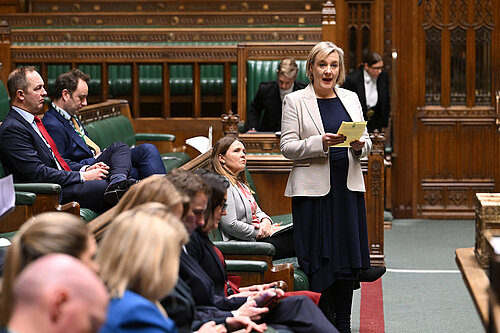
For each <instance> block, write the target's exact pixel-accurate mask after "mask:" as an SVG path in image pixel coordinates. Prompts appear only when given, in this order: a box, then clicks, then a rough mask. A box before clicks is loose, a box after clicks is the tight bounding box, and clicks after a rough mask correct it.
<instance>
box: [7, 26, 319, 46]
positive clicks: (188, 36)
mask: <svg viewBox="0 0 500 333" xmlns="http://www.w3.org/2000/svg"><path fill="white" fill-rule="evenodd" d="M11 38H12V43H13V44H14V46H16V44H17V45H18V46H20V45H23V43H26V44H34V45H43V44H44V43H65V44H66V45H67V46H68V47H70V46H75V45H77V43H123V44H122V45H127V44H126V43H138V44H142V45H144V44H145V43H153V44H154V43H162V45H165V43H167V44H168V43H191V42H201V43H221V44H222V43H227V44H232V43H237V42H245V41H262V42H266V41H275V42H276V41H288V42H297V41H299V42H300V41H318V40H320V38H321V28H320V27H296V28H293V29H292V28H284V27H238V28H228V27H224V28H211V27H210V28H209V27H204V28H203V29H193V28H177V27H175V28H141V29H136V28H90V29H89V28H59V29H54V30H47V29H46V28H36V29H35V28H33V29H32V28H27V29H13V30H12V37H11ZM26 46H28V45H26ZM129 47H130V46H129ZM133 47H135V46H133Z"/></svg>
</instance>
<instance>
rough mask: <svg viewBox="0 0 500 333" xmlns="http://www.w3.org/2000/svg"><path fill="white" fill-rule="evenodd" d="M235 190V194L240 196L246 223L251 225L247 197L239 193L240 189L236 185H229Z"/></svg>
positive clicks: (250, 212) (250, 213) (250, 211)
mask: <svg viewBox="0 0 500 333" xmlns="http://www.w3.org/2000/svg"><path fill="white" fill-rule="evenodd" d="M231 186H233V187H234V188H235V189H236V192H237V193H238V195H239V196H240V199H241V202H242V203H243V207H245V215H246V217H247V223H252V208H251V207H250V204H249V203H248V199H247V197H245V195H244V194H243V192H241V190H240V188H239V187H238V185H237V184H235V185H231Z"/></svg>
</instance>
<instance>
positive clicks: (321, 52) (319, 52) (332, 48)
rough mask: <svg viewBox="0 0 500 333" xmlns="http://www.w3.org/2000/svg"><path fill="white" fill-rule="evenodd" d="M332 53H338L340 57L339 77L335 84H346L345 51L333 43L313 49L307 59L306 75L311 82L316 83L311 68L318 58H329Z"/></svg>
mask: <svg viewBox="0 0 500 333" xmlns="http://www.w3.org/2000/svg"><path fill="white" fill-rule="evenodd" d="M332 52H337V54H338V55H339V76H337V81H336V82H335V84H339V85H341V84H342V83H344V81H345V65H344V51H343V50H342V49H341V48H340V47H338V46H337V45H335V44H333V43H332V42H320V43H318V44H316V45H315V46H314V47H313V48H312V49H311V52H309V56H308V57H307V62H306V75H307V78H308V79H309V80H310V81H311V82H314V76H313V73H312V70H311V68H312V66H313V65H314V63H315V62H316V60H317V59H318V58H319V59H324V58H326V57H328V56H329V55H330V53H332Z"/></svg>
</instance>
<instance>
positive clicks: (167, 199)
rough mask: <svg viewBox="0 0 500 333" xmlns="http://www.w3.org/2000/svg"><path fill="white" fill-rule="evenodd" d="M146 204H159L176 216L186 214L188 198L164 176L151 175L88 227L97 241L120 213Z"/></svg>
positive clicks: (129, 190)
mask: <svg viewBox="0 0 500 333" xmlns="http://www.w3.org/2000/svg"><path fill="white" fill-rule="evenodd" d="M147 202H159V203H162V204H164V205H166V206H167V207H169V208H170V210H171V211H172V212H173V213H174V214H175V215H177V216H179V215H181V217H182V214H183V212H186V211H187V209H186V205H188V204H189V198H188V197H186V196H185V195H182V194H180V193H179V191H177V189H176V188H175V186H174V185H173V184H172V183H171V182H170V181H169V180H168V179H167V177H165V175H152V176H149V177H148V178H146V179H143V180H141V181H140V182H139V183H137V184H135V185H134V186H131V187H130V188H129V189H128V191H127V192H126V193H125V194H124V195H123V197H122V198H121V200H120V201H119V202H118V204H116V206H114V207H113V208H111V209H109V210H108V211H106V212H104V213H103V214H101V215H100V216H98V217H96V218H95V219H93V220H92V221H90V222H89V227H90V230H92V232H94V233H95V234H96V237H97V238H98V239H101V238H102V234H103V233H104V230H105V229H106V228H107V227H108V225H109V224H110V223H111V221H113V219H114V218H115V217H116V216H118V215H119V214H120V213H122V212H124V211H126V210H129V209H131V208H134V207H136V206H139V205H141V204H144V203H147Z"/></svg>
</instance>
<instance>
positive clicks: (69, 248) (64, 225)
mask: <svg viewBox="0 0 500 333" xmlns="http://www.w3.org/2000/svg"><path fill="white" fill-rule="evenodd" d="M89 236H90V232H89V229H88V228H87V226H86V225H85V223H84V222H83V221H82V220H81V219H80V218H78V217H76V216H75V215H71V214H68V213H61V212H50V213H42V214H40V215H37V216H34V217H32V218H31V219H29V220H28V221H27V222H25V223H24V224H23V225H22V226H21V228H20V229H19V231H18V232H17V233H16V235H15V236H14V238H13V239H12V244H11V246H10V247H9V249H8V250H7V254H6V256H5V270H4V272H3V282H2V301H1V304H2V308H1V309H2V311H1V314H0V324H1V325H6V324H7V322H8V320H9V318H10V315H11V312H12V305H13V304H12V302H13V295H12V287H13V284H14V281H15V279H16V277H17V276H18V275H19V273H20V272H21V271H22V270H23V269H24V267H26V266H27V265H28V264H29V263H31V262H32V261H34V260H35V259H38V258H39V257H42V256H43V255H46V254H49V253H64V254H68V255H70V256H73V257H75V258H79V257H80V256H81V255H82V253H83V252H84V251H85V250H86V249H87V246H88V242H89Z"/></svg>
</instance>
